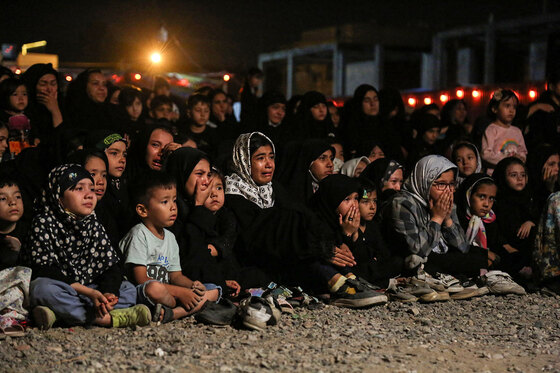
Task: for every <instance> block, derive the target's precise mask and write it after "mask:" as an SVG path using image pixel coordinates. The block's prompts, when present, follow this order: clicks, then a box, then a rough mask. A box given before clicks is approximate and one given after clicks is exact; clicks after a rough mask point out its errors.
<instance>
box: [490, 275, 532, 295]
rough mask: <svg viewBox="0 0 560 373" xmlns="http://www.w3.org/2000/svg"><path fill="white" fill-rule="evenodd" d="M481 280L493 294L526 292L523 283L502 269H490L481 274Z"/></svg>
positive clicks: (523, 293)
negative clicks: (518, 282) (514, 279)
mask: <svg viewBox="0 0 560 373" xmlns="http://www.w3.org/2000/svg"><path fill="white" fill-rule="evenodd" d="M481 280H482V282H483V283H484V284H485V285H486V287H487V288H488V290H489V291H490V293H492V294H517V295H525V294H526V292H525V289H523V287H522V286H521V285H519V284H517V283H516V282H515V281H513V279H512V278H511V276H510V275H509V274H507V273H505V272H502V271H489V272H487V273H486V274H484V275H482V276H481Z"/></svg>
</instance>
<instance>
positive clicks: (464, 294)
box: [450, 290, 479, 300]
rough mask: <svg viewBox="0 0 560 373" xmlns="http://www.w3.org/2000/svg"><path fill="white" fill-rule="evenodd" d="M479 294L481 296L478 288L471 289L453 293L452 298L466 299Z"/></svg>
mask: <svg viewBox="0 0 560 373" xmlns="http://www.w3.org/2000/svg"><path fill="white" fill-rule="evenodd" d="M478 296H479V294H478V290H471V291H468V292H459V293H455V294H451V295H450V298H451V299H453V300H464V299H471V298H474V297H478Z"/></svg>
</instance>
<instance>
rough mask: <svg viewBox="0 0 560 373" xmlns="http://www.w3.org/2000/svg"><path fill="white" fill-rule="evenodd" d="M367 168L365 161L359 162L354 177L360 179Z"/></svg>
mask: <svg viewBox="0 0 560 373" xmlns="http://www.w3.org/2000/svg"><path fill="white" fill-rule="evenodd" d="M366 167H367V163H366V162H364V161H359V162H358V165H357V166H356V169H355V170H354V177H359V176H360V175H361V174H362V172H363V171H364V169H365V168H366Z"/></svg>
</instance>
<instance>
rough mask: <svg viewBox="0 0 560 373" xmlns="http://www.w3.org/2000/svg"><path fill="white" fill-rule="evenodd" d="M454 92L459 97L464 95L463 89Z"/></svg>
mask: <svg viewBox="0 0 560 373" xmlns="http://www.w3.org/2000/svg"><path fill="white" fill-rule="evenodd" d="M455 94H456V95H457V97H459V98H463V97H465V91H463V90H462V89H458V90H457V92H455Z"/></svg>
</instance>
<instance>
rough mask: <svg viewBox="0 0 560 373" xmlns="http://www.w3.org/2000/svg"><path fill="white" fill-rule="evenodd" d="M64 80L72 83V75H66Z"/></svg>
mask: <svg viewBox="0 0 560 373" xmlns="http://www.w3.org/2000/svg"><path fill="white" fill-rule="evenodd" d="M64 79H66V81H67V82H71V81H72V75H66V78H64Z"/></svg>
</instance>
